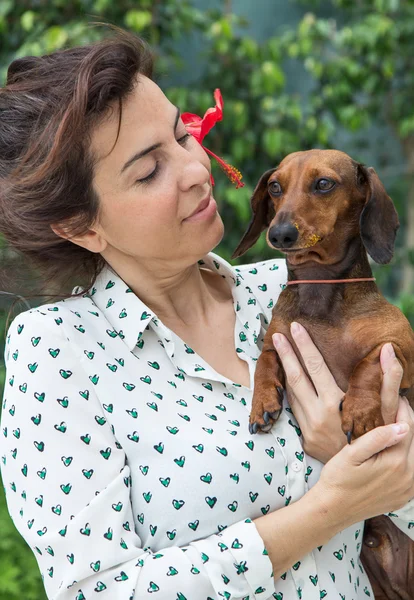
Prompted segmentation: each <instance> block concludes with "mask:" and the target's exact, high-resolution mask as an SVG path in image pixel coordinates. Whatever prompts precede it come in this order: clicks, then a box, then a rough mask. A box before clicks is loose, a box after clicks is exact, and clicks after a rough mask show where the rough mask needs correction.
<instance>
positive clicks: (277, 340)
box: [272, 333, 283, 350]
mask: <svg viewBox="0 0 414 600" xmlns="http://www.w3.org/2000/svg"><path fill="white" fill-rule="evenodd" d="M272 340H273V344H274V345H275V347H276V349H277V350H278V349H279V348H281V347H282V344H283V337H282V335H281V334H280V333H274V334H273V335H272Z"/></svg>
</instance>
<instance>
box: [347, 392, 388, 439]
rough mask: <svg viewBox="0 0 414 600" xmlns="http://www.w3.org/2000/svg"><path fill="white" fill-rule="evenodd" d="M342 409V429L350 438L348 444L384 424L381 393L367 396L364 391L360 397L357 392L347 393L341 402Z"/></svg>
mask: <svg viewBox="0 0 414 600" xmlns="http://www.w3.org/2000/svg"><path fill="white" fill-rule="evenodd" d="M340 410H341V412H342V431H343V432H344V434H345V435H346V437H347V439H348V444H350V443H351V441H352V440H354V439H356V438H359V437H361V435H364V433H367V432H368V431H371V429H375V428H376V427H380V426H381V425H384V419H383V416H382V413H381V398H380V396H379V395H378V397H377V396H375V397H374V396H371V397H367V396H366V395H365V394H364V393H363V394H362V396H361V397H358V396H357V395H356V394H355V393H353V394H352V393H351V394H348V393H346V394H345V396H344V398H343V400H342V402H341V404H340Z"/></svg>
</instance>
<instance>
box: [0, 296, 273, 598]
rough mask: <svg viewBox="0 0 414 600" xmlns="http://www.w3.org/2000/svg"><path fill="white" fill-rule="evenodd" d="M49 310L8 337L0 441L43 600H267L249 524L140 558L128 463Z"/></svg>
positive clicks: (13, 508)
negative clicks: (108, 599)
mask: <svg viewBox="0 0 414 600" xmlns="http://www.w3.org/2000/svg"><path fill="white" fill-rule="evenodd" d="M50 306H53V305H50ZM54 310H56V309H54V308H50V307H49V308H45V307H41V310H40V309H32V310H30V311H26V312H25V313H22V314H20V315H18V317H16V318H15V319H14V321H13V322H12V324H11V326H10V328H9V330H8V337H7V343H6V348H5V362H6V383H5V391H4V400H3V409H2V416H1V421H2V423H1V425H2V431H3V435H2V436H1V438H0V440H1V441H0V443H1V454H2V464H1V468H2V479H3V484H4V487H5V494H6V500H7V505H8V510H9V512H10V515H11V518H12V520H13V522H14V524H15V526H16V528H17V529H18V531H19V532H20V534H21V535H22V536H23V538H24V539H25V540H26V542H27V543H28V544H29V546H30V547H31V549H32V550H33V552H34V555H35V557H36V559H37V562H38V565H39V568H40V571H41V573H42V579H43V582H44V586H45V589H46V593H47V595H48V598H50V599H54V600H90V599H93V598H110V599H111V600H133V599H144V598H155V599H156V600H166V599H167V598H168V600H176V599H177V600H209V599H210V600H215V599H221V598H225V599H228V600H230V599H231V600H235V599H245V600H247V599H248V598H249V599H250V600H253V599H256V598H257V599H260V600H267V599H268V598H271V597H272V594H273V592H274V581H273V573H272V564H271V562H270V559H269V557H268V555H267V551H266V549H265V547H264V544H263V540H262V538H261V537H260V535H259V533H258V532H257V529H256V527H255V524H254V523H253V522H252V521H251V520H250V519H246V520H244V521H240V522H238V523H235V524H233V525H231V526H229V527H228V528H226V529H225V530H223V531H221V532H220V533H214V534H213V535H211V536H209V537H207V538H205V539H200V540H197V541H194V542H192V543H190V544H189V545H187V546H185V547H178V546H171V547H168V548H164V549H160V550H158V551H157V552H153V551H151V549H149V548H142V544H141V540H140V538H139V536H138V535H137V533H136V532H135V528H134V516H133V509H132V505H131V500H130V488H131V485H133V478H131V472H130V468H129V466H128V464H127V461H126V456H125V452H124V450H123V448H122V446H121V444H120V443H119V441H118V440H117V439H116V437H115V435H114V431H113V429H112V427H111V425H110V423H109V422H108V421H107V419H106V418H105V408H104V406H101V404H100V402H99V399H98V397H97V396H96V392H95V391H94V389H93V385H91V380H90V377H88V376H87V374H86V372H85V371H84V369H83V366H82V357H81V356H77V352H80V351H78V350H77V349H76V348H75V345H74V344H73V343H71V340H70V335H71V332H67V331H65V329H64V325H63V324H62V319H61V318H59V317H58V318H55V317H56V316H58V315H59V313H56V312H53V311H54ZM59 310H60V311H62V310H67V309H66V307H64V308H60V309H59ZM92 383H93V382H92ZM160 510H162V506H160Z"/></svg>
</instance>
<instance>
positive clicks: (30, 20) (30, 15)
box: [20, 10, 36, 31]
mask: <svg viewBox="0 0 414 600" xmlns="http://www.w3.org/2000/svg"><path fill="white" fill-rule="evenodd" d="M35 18H36V13H35V12H33V11H32V10H26V12H24V13H23V14H22V16H21V17H20V23H21V24H22V27H23V29H24V30H25V31H30V30H31V29H33V25H34V21H35Z"/></svg>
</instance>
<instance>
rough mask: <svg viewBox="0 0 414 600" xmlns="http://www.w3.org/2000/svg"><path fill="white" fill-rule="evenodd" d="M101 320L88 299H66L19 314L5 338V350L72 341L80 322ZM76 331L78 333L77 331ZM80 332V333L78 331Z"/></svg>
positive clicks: (80, 326)
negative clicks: (43, 343)
mask: <svg viewBox="0 0 414 600" xmlns="http://www.w3.org/2000/svg"><path fill="white" fill-rule="evenodd" d="M99 317H100V313H99V312H98V311H97V308H96V306H95V305H94V304H93V303H92V302H91V300H90V298H88V297H77V298H73V299H72V298H68V299H67V300H62V301H59V302H56V303H49V304H44V305H41V306H38V307H36V308H31V309H29V310H26V311H24V312H21V313H19V314H18V315H17V316H16V317H14V319H13V320H12V322H11V323H10V325H9V327H8V329H7V334H6V350H7V348H8V347H9V346H10V345H12V346H13V348H14V349H15V348H21V347H24V346H26V345H31V346H35V345H36V342H37V340H38V339H39V338H42V339H43V340H45V339H46V340H49V341H50V343H52V342H53V341H54V340H57V339H59V340H67V341H68V342H70V341H72V338H73V336H74V335H75V333H76V332H78V333H79V332H80V331H81V330H82V325H81V322H82V321H83V322H89V321H93V319H95V320H96V319H97V318H99ZM77 328H78V329H77ZM79 328H80V329H79Z"/></svg>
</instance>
